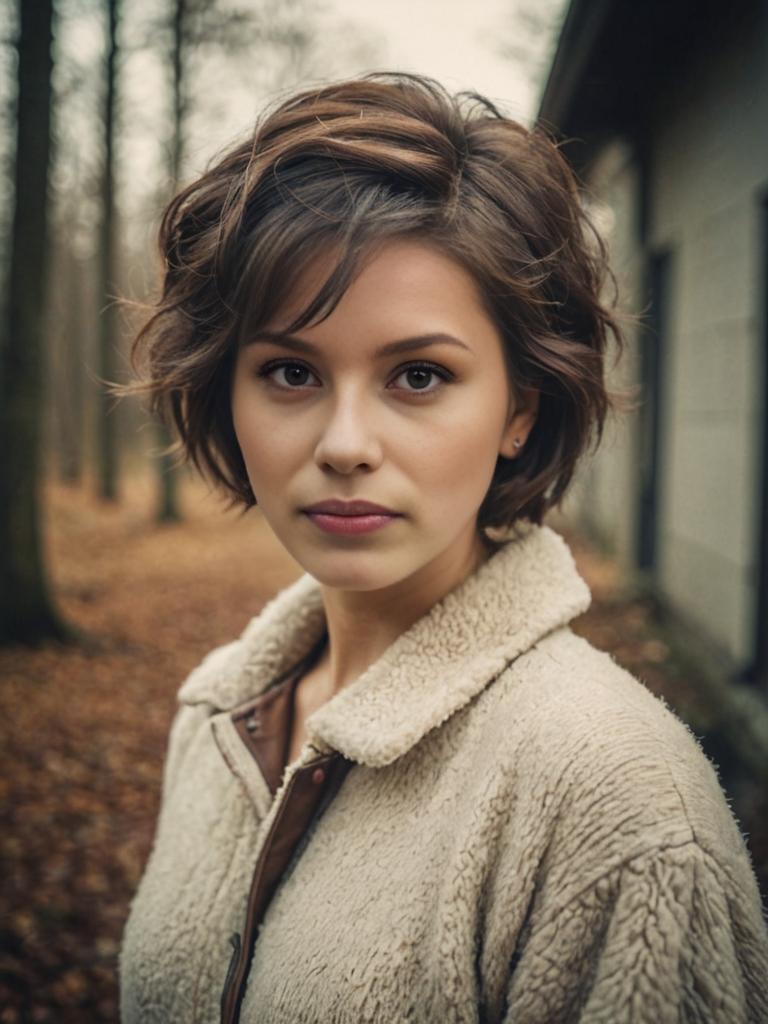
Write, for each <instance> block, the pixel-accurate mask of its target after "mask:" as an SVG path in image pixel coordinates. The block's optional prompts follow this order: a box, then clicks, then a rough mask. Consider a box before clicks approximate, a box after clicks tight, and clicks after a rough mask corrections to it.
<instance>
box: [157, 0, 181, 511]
mask: <svg viewBox="0 0 768 1024" xmlns="http://www.w3.org/2000/svg"><path fill="white" fill-rule="evenodd" d="M187 14H188V11H187V0H175V2H174V7H173V33H172V39H173V42H172V52H171V66H172V74H173V87H172V97H173V123H172V130H171V146H170V153H169V170H170V179H171V191H172V192H174V193H175V192H176V190H177V189H178V187H179V181H180V179H181V164H182V160H183V157H184V113H185V104H184V40H185V35H186V28H187V26H186V20H187ZM157 440H158V443H159V445H160V451H161V454H160V455H159V456H158V462H157V466H158V473H159V484H160V499H159V503H158V509H157V518H158V520H159V521H160V522H166V523H167V522H177V521H178V520H179V519H180V518H181V515H180V512H179V500H178V482H179V470H178V467H177V466H176V464H175V461H174V458H173V456H172V455H170V454H168V453H166V449H167V448H168V446H169V445H170V444H171V442H172V440H173V439H172V436H171V434H170V432H169V431H168V430H167V429H166V428H165V427H164V426H163V425H160V426H159V427H158V428H157Z"/></svg>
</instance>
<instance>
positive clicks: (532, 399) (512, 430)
mask: <svg viewBox="0 0 768 1024" xmlns="http://www.w3.org/2000/svg"><path fill="white" fill-rule="evenodd" d="M510 407H511V413H510V417H509V419H508V420H507V425H506V427H505V428H504V433H503V434H502V435H501V441H500V443H499V455H503V456H504V458H507V459H514V458H516V457H517V456H518V455H519V454H520V453H521V452H522V451H523V449H524V448H525V442H526V441H527V440H528V435H529V434H530V432H531V430H532V429H533V425H534V423H535V422H536V417H537V416H538V414H539V392H538V391H536V390H534V389H530V390H527V391H523V392H521V393H520V394H518V395H517V396H514V395H513V396H512V398H511V401H510ZM515 442H517V443H515Z"/></svg>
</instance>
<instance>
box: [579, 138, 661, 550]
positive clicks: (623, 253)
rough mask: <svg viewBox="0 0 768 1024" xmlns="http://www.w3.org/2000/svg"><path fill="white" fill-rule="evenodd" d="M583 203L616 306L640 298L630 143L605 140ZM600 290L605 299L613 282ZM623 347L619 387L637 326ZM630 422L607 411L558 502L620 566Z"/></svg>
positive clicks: (627, 541) (630, 370) (627, 523)
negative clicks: (592, 447) (611, 277)
mask: <svg viewBox="0 0 768 1024" xmlns="http://www.w3.org/2000/svg"><path fill="white" fill-rule="evenodd" d="M589 186H590V187H589V197H588V206H589V212H590V216H591V218H592V220H593V223H594V224H595V227H597V229H598V230H599V231H600V234H601V235H602V237H603V239H604V240H605V242H606V243H607V245H608V248H609V252H610V259H611V266H612V269H613V272H614V274H615V275H616V283H617V286H618V290H619V296H620V305H619V312H620V313H622V314H624V313H627V312H631V311H634V310H637V309H638V307H639V305H640V303H641V301H642V300H641V294H642V292H641V289H642V254H641V252H640V249H639V248H638V244H637V238H638V236H637V209H638V205H639V188H640V177H639V170H638V167H637V165H636V163H635V161H634V157H633V151H632V148H631V147H630V146H629V145H628V144H626V143H624V142H622V141H620V140H616V141H614V142H613V143H612V144H611V145H609V146H606V147H605V149H604V150H603V152H602V153H601V154H600V157H599V159H598V161H597V162H596V164H595V166H594V167H593V169H592V174H591V176H590V182H589ZM606 291H607V293H608V296H610V297H612V285H611V284H610V282H609V283H608V284H607V288H606ZM623 329H624V334H625V337H626V347H625V350H624V353H623V355H622V357H621V359H620V360H618V361H617V360H616V355H617V351H616V349H615V347H613V345H612V346H611V349H610V352H609V356H608V373H607V379H608V383H609V386H610V387H611V388H613V389H617V390H625V389H626V388H627V387H631V386H632V385H634V384H636V383H637V374H638V369H637V330H636V329H635V326H634V325H633V323H632V322H631V321H630V322H629V323H624V325H623ZM635 434H636V425H635V422H634V418H633V416H632V415H629V414H626V413H624V414H621V413H618V412H617V413H612V414H611V415H610V416H609V418H608V420H607V421H606V424H605V428H604V433H603V439H602V441H601V444H600V446H599V448H598V451H597V453H596V454H594V455H592V456H591V457H587V458H585V460H584V462H583V464H582V466H581V468H580V470H579V473H578V476H577V479H576V480H575V481H574V485H573V487H572V489H571V491H570V492H569V493H568V496H567V499H566V501H565V502H564V505H563V512H564V513H565V514H566V515H567V516H570V517H573V518H576V519H577V520H578V521H579V522H580V523H581V524H582V526H584V527H586V528H587V530H588V532H589V533H590V534H591V536H592V537H593V539H595V540H597V541H598V542H599V543H600V544H601V545H602V546H603V547H604V548H605V549H606V550H608V551H610V552H611V553H612V554H613V555H614V556H615V557H616V558H617V559H618V561H619V562H620V563H621V564H622V566H623V567H624V568H625V569H626V570H630V569H631V568H632V567H633V565H634V550H635V541H634V538H635V534H636V531H637V522H636V511H637V508H636V502H635V494H636V489H637V487H636V464H637V455H636V436H635Z"/></svg>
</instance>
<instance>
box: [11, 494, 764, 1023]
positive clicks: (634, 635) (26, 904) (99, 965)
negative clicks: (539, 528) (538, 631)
mask: <svg viewBox="0 0 768 1024" xmlns="http://www.w3.org/2000/svg"><path fill="white" fill-rule="evenodd" d="M125 491H126V493H125V495H124V497H123V499H122V500H121V502H120V504H119V505H115V506H110V505H106V504H104V503H101V502H99V501H97V500H96V499H95V498H94V497H92V496H91V495H90V494H89V493H88V492H87V491H86V490H84V489H75V488H66V487H63V486H61V485H51V486H49V487H48V488H47V495H46V497H47V520H48V522H47V529H46V543H47V548H48V562H49V566H50V575H51V579H52V584H53V589H54V592H55V594H56V598H57V601H58V604H59V607H60V609H61V611H62V612H63V614H64V615H65V617H66V618H67V620H68V621H69V622H70V623H72V624H74V625H75V626H76V627H77V628H78V629H79V630H80V631H81V633H82V636H83V641H82V643H80V644H78V645H72V646H61V645H54V644H51V645H47V646H44V647H41V648H39V649H35V650H28V649H23V648H10V649H6V650H4V651H0V741H1V746H0V1024H17V1022H19V1024H22V1022H23V1024H27V1022H34V1024H38V1022H39V1024H45V1022H56V1024H70V1022H72V1024H90V1022H105V1024H111V1022H116V1021H117V1020H118V1009H117V953H118V949H119V944H120V937H121V934H122V929H123V925H124V923H125V919H126V916H127V913H128V907H129V903H130V898H131V895H132V893H133V892H134V890H135V888H136V885H137V883H138V881H139V878H140V876H141V873H142V870H143V867H144V863H145V861H146V857H147V855H148V852H149V848H150V843H151V840H152V834H153V830H154V825H155V819H156V814H157V810H158V804H159V795H160V779H161V771H162V763H163V757H164V754H165V745H166V741H167V732H168V726H169V724H170V720H171V717H172V714H173V712H174V709H175V695H176V691H177V689H178V687H179V685H180V683H181V681H182V680H183V678H184V676H185V675H186V674H187V672H188V671H189V670H190V669H191V668H193V667H194V665H195V664H197V662H198V661H199V660H200V658H201V657H202V656H203V655H204V654H205V653H206V652H207V651H208V650H210V648H211V647H213V646H215V645H216V644H220V643H224V642H226V641H227V640H230V639H232V638H233V637H235V636H237V635H238V634H239V633H240V631H241V630H242V629H243V627H244V626H245V624H246V623H247V621H248V620H249V619H250V618H251V617H252V616H253V615H255V614H256V613H257V612H258V611H259V609H260V608H261V607H262V606H263V604H264V603H265V601H267V600H268V599H269V598H270V597H271V596H272V595H273V594H274V593H276V592H277V591H278V590H279V589H281V588H282V587H284V586H286V585H288V584H289V583H290V582H291V581H292V580H294V579H295V578H296V577H297V576H298V575H299V574H300V572H301V570H300V567H299V566H298V565H297V564H296V563H295V562H294V561H293V560H292V559H291V558H290V557H289V556H288V555H287V554H286V553H285V552H284V551H283V550H282V548H281V547H280V546H279V544H278V543H277V541H276V540H275V539H274V537H273V536H272V534H271V532H270V531H269V530H268V528H267V527H266V525H265V524H264V522H263V520H262V519H261V517H260V516H259V515H258V513H249V514H248V515H245V516H238V514H237V513H235V512H224V511H222V507H221V505H220V503H219V502H217V501H216V500H214V499H213V498H212V497H210V496H208V495H207V494H206V492H205V491H204V490H203V489H201V487H200V486H199V485H196V484H194V483H193V482H191V481H190V480H188V479H186V478H185V480H184V484H183V489H182V508H183V514H184V519H183V521H182V522H180V523H177V524H169V525H158V524H156V523H154V522H153V521H152V509H153V506H154V500H155V499H154V494H153V490H152V487H151V486H150V484H149V483H148V482H146V481H133V482H132V483H131V484H130V485H126V487H125ZM568 540H569V542H570V543H571V545H572V548H573V550H574V553H575V555H576V559H577V563H578V565H579V568H580V570H581V572H582V574H583V575H584V577H585V578H586V580H587V582H588V583H589V585H590V587H591V589H592V592H593V606H592V608H591V609H590V610H589V611H588V612H587V613H586V614H585V615H583V616H582V617H580V619H579V620H577V622H576V624H575V628H576V630H577V631H578V632H579V633H581V634H582V635H585V636H587V637H588V638H589V639H590V640H591V641H592V642H593V643H594V644H595V645H596V646H598V647H600V648H602V649H604V650H609V651H610V652H611V653H612V654H613V655H614V657H615V658H616V660H617V661H619V662H620V663H621V664H622V665H624V666H625V667H627V668H628V669H629V670H630V671H631V672H633V673H634V674H635V675H636V676H637V677H638V678H640V679H641V680H642V681H643V682H644V683H645V685H646V686H648V687H649V689H651V690H652V691H653V692H654V693H657V694H658V695H660V696H662V697H663V698H664V699H665V701H666V702H667V703H668V704H669V705H670V706H671V707H672V708H674V709H675V710H676V711H677V712H678V713H679V714H680V715H681V717H683V718H686V717H688V712H691V715H692V717H693V718H694V719H696V718H697V717H698V711H699V710H700V709H699V708H697V704H699V703H700V701H701V697H700V693H699V692H698V690H697V685H696V679H695V678H694V677H692V675H691V670H690V668H688V667H683V666H681V665H680V664H679V663H677V662H676V661H675V658H674V656H673V654H672V652H671V651H670V650H669V648H668V646H667V644H666V643H665V642H664V639H663V635H662V633H661V632H660V631H659V629H658V628H657V624H656V621H655V615H654V611H653V608H652V606H651V604H650V603H649V602H647V601H644V600H637V599H635V600H630V599H627V598H622V597H621V596H620V591H619V589H618V587H617V584H618V578H617V573H616V568H615V566H614V565H613V564H612V563H611V562H610V561H609V560H606V559H605V558H603V557H600V556H599V555H598V554H597V553H596V552H595V551H594V550H593V549H591V548H590V547H589V546H588V545H587V544H586V543H585V542H584V541H583V540H582V539H580V538H578V537H575V536H573V535H569V536H568ZM694 712H696V713H695V714H694ZM704 739H706V738H704ZM704 745H705V749H706V742H705V744H704ZM710 756H711V755H710ZM723 781H724V785H725V786H726V789H727V792H728V796H729V800H730V801H731V804H732V807H733V809H734V813H735V814H736V816H737V818H738V820H739V824H740V827H741V829H742V832H743V833H744V834H745V836H746V838H747V841H748V844H749V846H750V850H751V853H752V857H753V861H754V863H755V868H756V870H757V872H758V877H759V880H760V882H761V885H762V886H763V891H764V892H765V891H766V887H768V799H767V798H766V796H765V794H760V793H758V791H757V789H756V787H754V786H751V785H750V780H749V779H745V778H741V777H739V775H738V771H737V770H734V769H733V768H731V769H730V770H729V772H728V778H724V779H723ZM731 787H732V789H731Z"/></svg>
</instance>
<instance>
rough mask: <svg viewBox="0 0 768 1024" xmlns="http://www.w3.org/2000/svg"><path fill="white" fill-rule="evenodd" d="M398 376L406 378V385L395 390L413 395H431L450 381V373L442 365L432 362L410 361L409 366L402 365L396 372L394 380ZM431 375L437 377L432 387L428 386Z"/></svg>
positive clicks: (397, 378)
mask: <svg viewBox="0 0 768 1024" xmlns="http://www.w3.org/2000/svg"><path fill="white" fill-rule="evenodd" d="M400 377H405V378H406V380H407V383H408V387H405V388H397V389H396V390H398V391H407V392H409V393H410V394H414V395H416V394H425V395H433V394H435V392H437V391H440V390H442V388H443V386H444V385H445V384H448V383H449V382H450V380H451V377H452V375H451V374H450V373H449V372H448V371H447V370H446V369H444V368H443V367H442V366H437V365H436V364H434V363H412V364H411V365H410V366H406V367H403V368H402V369H401V370H400V371H399V372H398V374H397V377H395V380H399V378H400ZM431 377H434V378H439V379H438V382H437V384H436V385H435V386H434V387H429V381H430V378H431Z"/></svg>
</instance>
